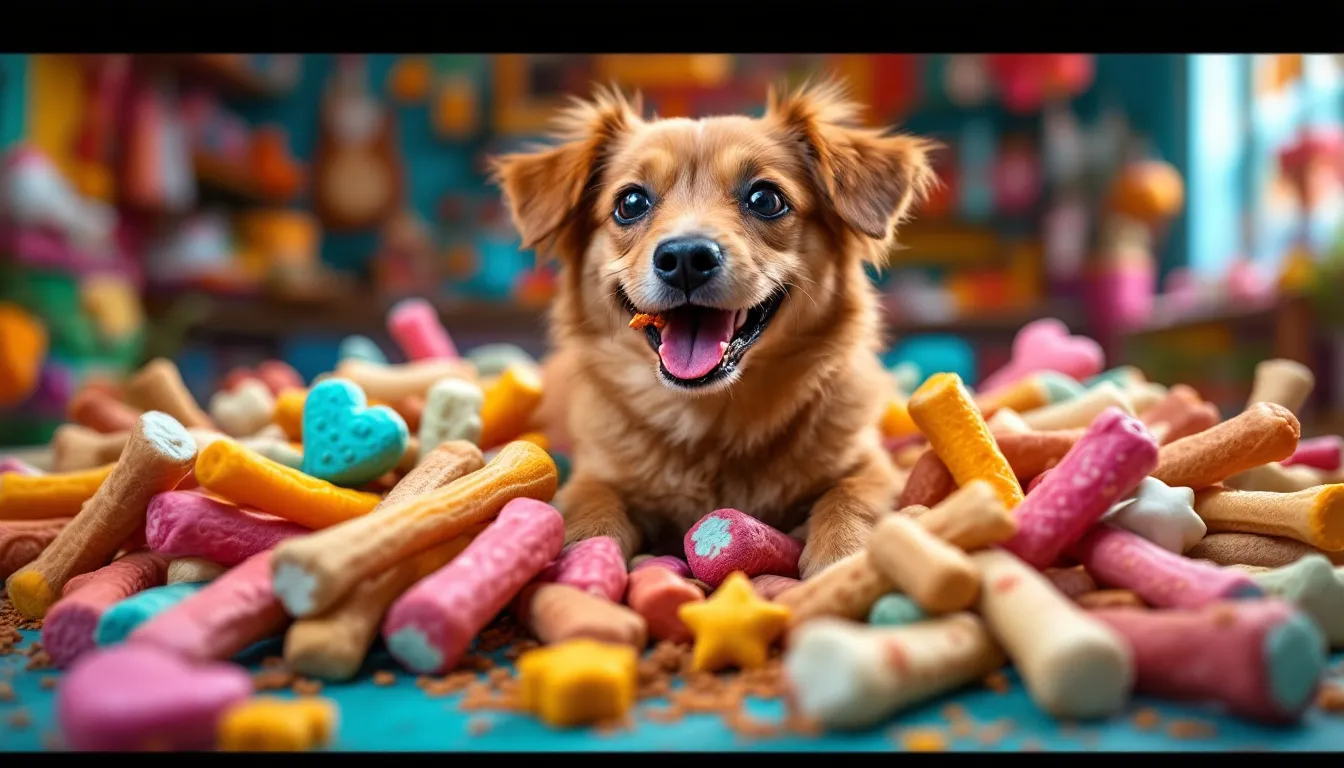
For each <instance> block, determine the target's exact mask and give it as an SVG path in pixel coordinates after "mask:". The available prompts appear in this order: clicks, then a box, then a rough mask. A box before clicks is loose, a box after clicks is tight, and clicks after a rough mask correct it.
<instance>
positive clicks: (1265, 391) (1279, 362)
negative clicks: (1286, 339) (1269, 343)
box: [1246, 358, 1316, 413]
mask: <svg viewBox="0 0 1344 768" xmlns="http://www.w3.org/2000/svg"><path fill="white" fill-rule="evenodd" d="M1315 387H1316V377H1315V376H1314V375H1312V373H1311V369H1310V368H1308V367H1307V366H1305V365H1303V364H1301V363H1299V362H1295V361H1293V360H1284V359H1282V358H1276V359H1273V360H1262V361H1261V362H1260V363H1259V364H1258V365H1256V366H1255V381H1254V383H1253V384H1252V385H1251V396H1250V397H1249V398H1247V400H1246V407H1247V408H1248V409H1249V408H1250V407H1251V406H1252V405H1255V404H1256V403H1276V404H1278V405H1281V406H1283V407H1284V408H1287V409H1288V410H1290V411H1292V412H1293V413H1298V412H1299V411H1301V410H1302V406H1303V405H1305V404H1306V402H1307V398H1308V397H1310V396H1311V390H1312V389H1314V388H1315Z"/></svg>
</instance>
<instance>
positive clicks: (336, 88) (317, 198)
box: [313, 55, 403, 232]
mask: <svg viewBox="0 0 1344 768" xmlns="http://www.w3.org/2000/svg"><path fill="white" fill-rule="evenodd" d="M315 158H316V160H315V163H314V166H315V167H314V171H313V208H314V210H315V211H316V212H317V216H318V218H319V219H321V221H322V224H323V226H325V227H326V228H327V229H329V230H331V231H333V232H357V231H362V230H368V229H373V228H375V227H378V226H379V225H381V224H382V223H383V222H385V221H387V220H388V219H389V218H391V216H392V215H393V214H395V213H396V211H397V209H398V208H399V207H400V205H401V199H402V192H403V189H402V185H403V178H402V167H401V160H400V158H399V156H398V150H397V130H396V123H395V120H394V119H393V115H392V112H391V111H390V110H388V109H387V108H385V107H384V106H383V105H382V104H380V103H379V102H378V100H377V99H376V98H374V96H373V94H372V93H370V92H369V87H368V73H367V71H366V64H365V62H364V57H363V56H362V55H342V56H339V57H338V60H337V64H336V73H335V74H334V75H333V77H332V81H331V83H330V84H329V85H328V87H327V92H326V95H325V97H324V99H323V102H322V112H321V116H320V118H319V128H318V137H317V149H316V152H315Z"/></svg>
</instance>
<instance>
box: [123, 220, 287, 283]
mask: <svg viewBox="0 0 1344 768" xmlns="http://www.w3.org/2000/svg"><path fill="white" fill-rule="evenodd" d="M147 261H148V263H149V265H150V269H149V273H150V274H151V275H153V278H154V280H155V282H156V283H157V284H158V285H159V286H161V287H176V288H184V287H197V288H205V289H207V290H212V291H225V292H229V291H236V290H238V289H239V288H243V287H247V286H249V285H252V286H255V285H256V284H257V283H258V282H260V279H261V277H262V273H260V272H258V273H256V274H249V273H248V272H247V269H246V267H245V266H244V265H241V264H240V263H239V260H238V259H237V257H236V254H235V251H234V247H233V243H232V242H231V236H230V231H229V220H228V218H227V217H226V216H225V215H224V214H223V213H222V212H219V211H203V212H200V213H197V214H193V215H191V216H189V217H187V218H186V219H184V220H182V222H181V223H179V224H178V225H177V226H175V227H173V228H171V229H169V230H167V232H166V234H165V235H164V236H163V237H162V238H161V239H159V240H158V241H156V242H155V243H154V244H153V245H151V246H150V248H149V250H148V253H147Z"/></svg>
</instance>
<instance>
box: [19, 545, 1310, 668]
mask: <svg viewBox="0 0 1344 768" xmlns="http://www.w3.org/2000/svg"><path fill="white" fill-rule="evenodd" d="M167 569H168V561H167V560H165V559H163V557H162V556H160V555H157V554H154V553H153V552H150V551H148V550H143V549H142V550H140V551H138V552H132V553H131V554H129V555H127V556H125V557H123V558H121V559H120V560H117V561H116V562H114V563H112V564H111V565H106V566H103V567H102V568H99V569H98V570H96V571H94V572H93V573H91V574H90V577H89V578H88V579H86V580H85V581H84V583H83V584H82V585H80V587H79V589H76V590H74V591H73V592H71V593H69V594H67V595H65V596H64V597H62V598H61V599H60V600H58V601H56V604H55V605H53V606H52V607H51V610H49V611H47V616H46V618H45V619H44V620H43V621H42V647H43V648H45V649H46V650H47V653H48V654H50V655H51V661H52V663H53V664H55V665H56V667H57V668H59V669H66V668H67V667H69V666H70V665H71V664H72V663H74V661H75V659H78V658H79V657H80V656H82V655H84V654H85V653H88V652H89V651H91V650H93V649H94V647H95V644H96V639H95V632H96V631H97V629H98V622H99V621H100V620H101V619H102V616H103V613H104V612H106V611H107V610H108V609H109V608H111V607H112V606H113V605H116V604H117V603H119V602H121V601H122V600H125V599H126V598H128V597H130V596H131V595H134V594H136V593H137V592H141V591H144V590H146V589H149V588H151V587H157V586H159V585H160V584H163V580H164V576H165V571H166V570H167ZM1331 577H1332V578H1333V574H1331Z"/></svg>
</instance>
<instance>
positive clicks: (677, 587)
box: [625, 566, 783, 643]
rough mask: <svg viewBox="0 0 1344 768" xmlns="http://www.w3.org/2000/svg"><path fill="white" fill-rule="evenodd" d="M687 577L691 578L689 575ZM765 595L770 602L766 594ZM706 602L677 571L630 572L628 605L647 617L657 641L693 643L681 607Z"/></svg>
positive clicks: (626, 597) (638, 569)
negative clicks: (683, 619)
mask: <svg viewBox="0 0 1344 768" xmlns="http://www.w3.org/2000/svg"><path fill="white" fill-rule="evenodd" d="M687 575H690V574H689V572H688V573H687ZM756 578H783V577H782V576H771V577H767V576H758V577H756ZM753 581H754V580H753ZM761 596H762V597H765V598H766V599H767V600H768V599H770V598H769V597H766V596H765V595H764V594H762V595H761ZM704 599H705V593H704V592H703V591H702V590H701V589H700V588H699V587H697V586H696V585H694V584H692V583H691V582H689V581H687V580H686V579H685V578H683V577H682V576H680V575H678V574H677V572H676V571H674V570H672V569H670V568H661V567H658V566H649V567H645V568H641V567H638V566H637V567H635V568H634V569H633V570H632V571H631V572H630V578H629V583H628V585H627V587H626V595H625V602H626V605H629V606H630V609H631V610H633V611H634V612H635V613H638V614H639V615H640V616H642V617H643V618H644V621H645V623H646V625H647V626H648V630H649V634H650V635H651V636H653V638H654V639H657V640H670V641H672V642H676V643H689V642H691V640H692V639H694V636H693V635H692V633H691V630H690V628H689V627H687V626H686V624H685V622H683V621H682V620H681V615H680V613H679V611H680V610H681V606H682V605H683V604H685V603H691V602H698V601H701V600H704Z"/></svg>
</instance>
